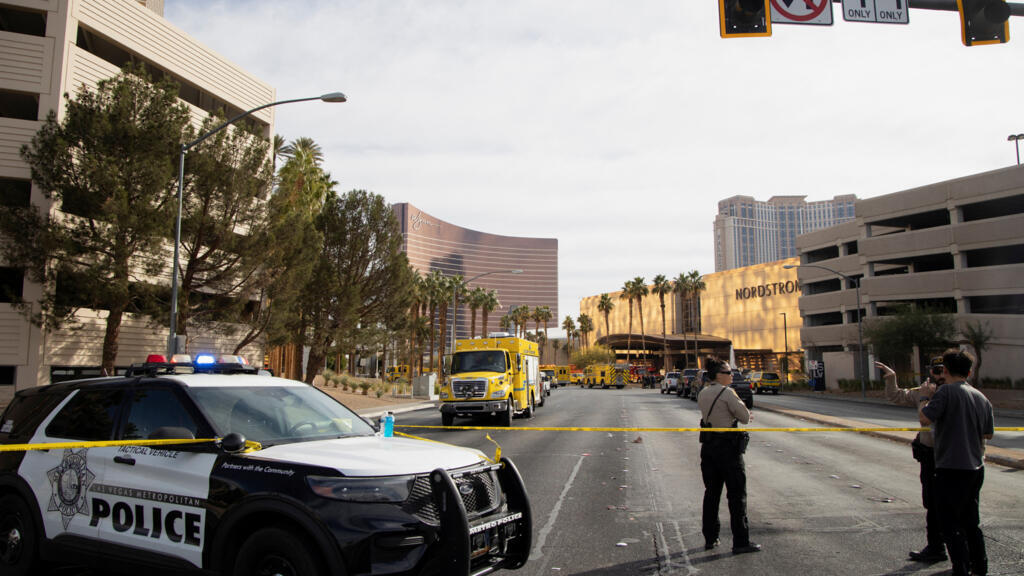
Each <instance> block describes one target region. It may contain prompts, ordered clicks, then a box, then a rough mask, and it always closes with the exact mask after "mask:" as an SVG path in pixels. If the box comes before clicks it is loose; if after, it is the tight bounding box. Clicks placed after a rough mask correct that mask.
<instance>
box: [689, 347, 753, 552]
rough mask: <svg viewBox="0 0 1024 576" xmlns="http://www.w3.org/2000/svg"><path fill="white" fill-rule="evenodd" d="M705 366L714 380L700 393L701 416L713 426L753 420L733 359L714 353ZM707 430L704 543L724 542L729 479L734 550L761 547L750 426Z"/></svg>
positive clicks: (702, 461) (702, 464) (702, 450)
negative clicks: (749, 467)
mask: <svg viewBox="0 0 1024 576" xmlns="http://www.w3.org/2000/svg"><path fill="white" fill-rule="evenodd" d="M704 367H705V368H706V369H707V374H708V377H709V378H710V380H711V383H710V384H709V385H707V386H705V387H704V389H703V390H701V392H700V394H699V395H698V396H697V405H698V406H699V407H700V413H701V421H702V422H703V423H706V424H708V425H709V427H711V428H735V427H736V426H737V423H738V422H742V423H744V424H746V423H747V422H750V420H751V418H752V416H751V414H750V410H748V409H747V407H746V405H745V404H743V401H742V400H740V397H739V396H738V395H737V394H736V391H735V390H733V389H732V388H730V387H729V385H730V384H731V383H732V369H731V367H730V366H729V363H728V362H726V361H724V360H721V359H719V358H716V357H714V356H708V357H707V358H706V359H705V360H704ZM704 434H705V433H702V436H704ZM706 435H707V438H706V439H705V440H704V441H703V443H702V444H701V447H700V471H701V475H702V476H703V478H704V511H703V519H702V530H703V533H704V549H705V550H711V549H712V548H715V547H716V546H718V544H719V543H720V541H719V539H718V534H719V530H720V528H721V526H720V523H719V521H718V507H719V504H720V503H721V500H722V486H723V485H724V486H725V489H726V491H727V492H726V497H727V498H728V500H729V524H730V527H731V528H732V551H733V553H734V554H743V553H746V552H757V551H759V550H761V545H760V544H755V543H753V542H751V541H750V526H749V522H748V520H747V472H746V469H745V465H744V462H743V453H744V452H745V451H746V441H747V439H748V438H749V437H748V436H747V435H746V433H745V432H708V433H706Z"/></svg>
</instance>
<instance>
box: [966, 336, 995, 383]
mask: <svg viewBox="0 0 1024 576" xmlns="http://www.w3.org/2000/svg"><path fill="white" fill-rule="evenodd" d="M962 333H963V335H964V341H966V342H967V343H968V344H970V345H971V348H974V355H975V356H977V357H978V362H977V363H976V364H975V365H974V370H973V371H972V373H971V379H972V380H974V387H975V388H977V387H978V386H981V353H982V352H983V351H984V350H985V349H987V348H988V345H989V343H990V342H991V341H992V329H991V328H990V327H989V325H988V322H985V323H984V324H982V323H981V322H966V323H964V329H963V332H962Z"/></svg>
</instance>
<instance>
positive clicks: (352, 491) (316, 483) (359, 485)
mask: <svg viewBox="0 0 1024 576" xmlns="http://www.w3.org/2000/svg"><path fill="white" fill-rule="evenodd" d="M415 479H416V477H415V476H374V477H366V478H342V477H337V476H306V483H307V484H309V488H310V489H311V490H312V491H313V493H315V494H316V495H317V496H322V497H324V498H330V499H331V500H343V501H345V502H405V501H406V500H408V499H409V491H410V490H412V483H413V481H414V480H415Z"/></svg>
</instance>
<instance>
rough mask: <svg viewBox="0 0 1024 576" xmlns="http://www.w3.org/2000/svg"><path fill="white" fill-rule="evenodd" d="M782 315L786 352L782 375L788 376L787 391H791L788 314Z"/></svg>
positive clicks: (783, 359) (783, 357)
mask: <svg viewBox="0 0 1024 576" xmlns="http://www.w3.org/2000/svg"><path fill="white" fill-rule="evenodd" d="M779 314H782V341H783V343H784V344H783V345H784V346H785V348H786V350H785V352H784V353H783V355H782V373H783V374H785V375H786V387H787V388H786V390H787V391H788V390H789V333H788V329H787V327H786V313H785V312H779Z"/></svg>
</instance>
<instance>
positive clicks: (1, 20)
mask: <svg viewBox="0 0 1024 576" xmlns="http://www.w3.org/2000/svg"><path fill="white" fill-rule="evenodd" d="M0 30H2V31H4V32H13V33H15V34H28V35H29V36H40V37H42V36H46V12H36V11H34V10H25V9H22V8H15V7H14V6H0Z"/></svg>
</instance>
